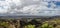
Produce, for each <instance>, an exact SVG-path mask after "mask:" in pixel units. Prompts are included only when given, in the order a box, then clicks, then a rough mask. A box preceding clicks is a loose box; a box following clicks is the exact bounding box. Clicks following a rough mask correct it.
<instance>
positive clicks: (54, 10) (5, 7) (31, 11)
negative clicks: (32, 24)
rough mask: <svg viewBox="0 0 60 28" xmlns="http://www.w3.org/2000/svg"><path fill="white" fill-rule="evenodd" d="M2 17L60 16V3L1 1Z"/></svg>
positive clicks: (18, 0)
mask: <svg viewBox="0 0 60 28" xmlns="http://www.w3.org/2000/svg"><path fill="white" fill-rule="evenodd" d="M0 15H36V16H55V15H60V1H47V2H46V1H40V0H37V1H36V0H25V1H24V0H12V1H11V0H0Z"/></svg>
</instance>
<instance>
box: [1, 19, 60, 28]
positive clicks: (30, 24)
mask: <svg viewBox="0 0 60 28" xmlns="http://www.w3.org/2000/svg"><path fill="white" fill-rule="evenodd" d="M42 21H43V20H41V19H34V20H29V21H26V19H25V21H22V20H20V19H12V18H11V19H6V20H5V19H0V28H60V18H59V19H58V18H55V19H52V20H46V21H44V22H42Z"/></svg>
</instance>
